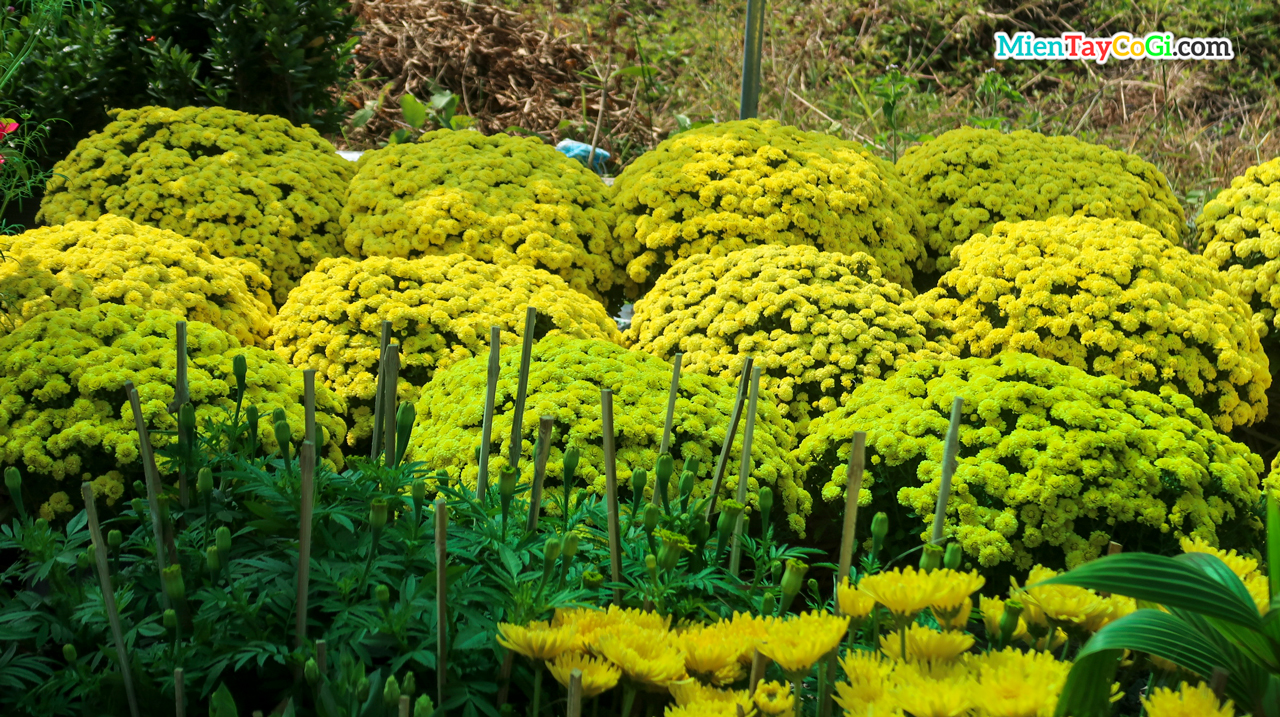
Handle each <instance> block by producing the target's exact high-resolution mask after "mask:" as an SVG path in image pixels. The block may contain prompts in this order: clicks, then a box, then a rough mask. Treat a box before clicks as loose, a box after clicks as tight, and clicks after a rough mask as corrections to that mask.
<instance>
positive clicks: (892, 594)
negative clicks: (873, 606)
mask: <svg viewBox="0 0 1280 717" xmlns="http://www.w3.org/2000/svg"><path fill="white" fill-rule="evenodd" d="M858 589H859V590H861V591H862V592H864V593H866V594H868V595H870V596H871V597H873V598H875V600H876V602H878V603H880V604H881V605H884V606H885V607H886V608H888V610H889V612H891V613H893V617H894V619H895V620H896V621H897V623H898V626H899V627H901V626H905V625H906V624H908V623H910V622H911V621H912V620H914V619H915V617H916V615H917V614H919V612H920V611H921V610H923V609H925V608H926V607H929V603H930V602H932V601H933V596H934V591H935V589H936V586H935V585H934V578H933V573H925V572H921V571H918V570H916V569H915V568H914V567H912V566H910V565H908V566H906V567H904V568H899V569H895V570H889V571H886V572H883V573H877V574H875V575H867V576H865V577H863V578H862V580H860V581H858Z"/></svg>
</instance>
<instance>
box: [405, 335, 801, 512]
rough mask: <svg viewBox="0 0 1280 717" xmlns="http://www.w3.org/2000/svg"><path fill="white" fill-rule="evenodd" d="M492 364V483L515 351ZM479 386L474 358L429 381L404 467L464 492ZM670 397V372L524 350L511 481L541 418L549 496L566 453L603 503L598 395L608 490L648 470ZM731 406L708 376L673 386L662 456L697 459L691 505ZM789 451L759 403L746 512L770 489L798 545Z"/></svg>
mask: <svg viewBox="0 0 1280 717" xmlns="http://www.w3.org/2000/svg"><path fill="white" fill-rule="evenodd" d="M500 365H501V366H500V368H501V374H500V377H499V380H498V392H497V400H496V403H495V405H496V410H495V415H494V419H493V433H492V437H493V441H494V443H493V446H492V447H491V451H490V454H489V456H490V458H489V472H490V475H491V476H497V475H498V472H499V471H500V470H501V469H502V468H503V467H504V466H506V465H507V462H506V456H507V455H508V451H509V450H510V440H511V424H512V412H513V410H514V403H515V394H516V387H517V382H518V375H519V367H520V347H519V346H510V347H506V348H504V349H503V350H502V353H501V361H500ZM487 376H488V361H487V358H486V357H485V356H478V357H475V358H471V359H465V360H462V361H459V362H458V363H455V364H454V365H453V366H451V367H449V368H447V369H444V370H442V371H439V372H437V373H436V375H435V377H434V378H433V379H432V380H431V382H430V383H429V384H427V386H426V387H425V388H424V389H423V391H422V394H421V397H420V398H419V400H418V404H417V406H418V410H417V413H418V421H417V423H416V424H415V425H414V428H413V434H412V437H411V438H410V439H409V448H408V454H407V455H408V456H409V457H410V458H411V459H412V460H420V461H425V462H426V463H427V464H428V465H431V466H434V467H438V468H444V469H447V470H448V471H449V474H450V475H451V476H457V475H461V478H462V480H463V482H465V483H466V484H468V485H470V486H474V485H475V483H476V476H477V473H478V466H477V465H476V462H475V451H476V449H477V447H478V445H479V443H480V430H481V424H482V422H483V418H484V398H485V384H486V381H487ZM670 386H671V365H670V364H668V363H666V362H664V361H662V360H661V359H658V358H655V357H653V356H650V355H648V354H645V353H641V352H639V351H628V350H626V349H624V348H622V347H621V346H618V345H617V344H613V343H610V342H607V341H599V340H587V339H573V338H570V337H568V336H563V335H559V336H556V335H553V336H548V337H546V338H544V339H542V340H541V341H539V342H538V343H536V344H534V347H533V355H532V361H531V364H530V370H529V389H528V390H529V393H528V400H527V402H526V404H525V413H524V416H523V419H522V423H521V425H522V428H523V434H522V441H521V444H522V445H521V455H522V456H524V458H522V459H521V461H520V469H521V474H522V480H523V481H525V482H528V481H531V480H532V478H533V461H532V460H531V456H532V452H533V443H534V439H535V438H536V437H537V432H538V420H539V417H541V416H551V417H553V418H554V419H555V420H554V424H553V429H552V442H551V448H550V454H549V458H548V461H547V479H548V486H555V482H556V481H558V480H559V479H560V478H561V476H562V474H563V470H562V464H561V461H562V457H563V451H564V449H565V448H567V447H568V446H570V445H574V446H577V447H578V449H579V451H581V462H580V463H579V465H578V469H577V480H580V481H584V482H585V484H586V486H587V488H588V490H590V491H591V492H593V493H596V494H603V493H604V490H605V476H604V454H603V449H602V448H601V438H600V436H601V432H602V426H601V414H600V389H602V388H608V389H611V390H612V391H613V421H614V431H615V434H616V438H615V445H616V446H617V475H618V480H619V482H620V483H624V484H625V482H626V480H627V478H626V477H627V476H630V475H631V472H632V471H633V470H634V469H636V468H644V469H645V470H647V471H652V470H653V467H654V464H655V462H656V461H657V458H658V448H659V446H660V444H661V442H662V430H663V424H664V422H665V420H666V410H667V393H668V391H669V389H670ZM736 395H737V387H736V386H735V385H734V384H733V383H731V382H729V381H726V380H724V379H722V378H719V377H715V376H699V375H684V374H682V375H681V377H680V391H679V394H678V398H677V399H676V409H675V419H674V423H673V427H672V439H671V453H672V457H673V459H674V460H675V463H676V465H677V466H679V465H681V463H682V461H683V460H684V459H685V458H687V457H689V456H695V457H697V459H698V462H699V464H698V471H697V477H698V478H699V481H698V483H697V485H696V486H695V488H694V496H703V495H706V492H707V491H708V490H710V480H709V478H710V474H711V472H712V470H713V469H714V467H715V460H716V458H717V457H718V456H719V448H720V445H721V444H722V443H723V441H724V437H725V429H726V428H727V427H728V422H729V415H730V414H731V413H732V411H733V403H734V400H735V398H736ZM742 435H743V434H742V430H741V428H739V431H738V434H737V435H736V437H735V439H734V446H735V448H734V449H733V450H735V451H737V454H741V451H742V448H741V443H742ZM793 445H794V438H793V436H792V427H791V425H790V423H789V422H787V421H786V420H785V419H783V418H782V415H781V413H780V412H779V410H778V408H777V405H776V404H775V403H774V402H773V400H772V399H771V398H769V397H768V396H765V395H762V396H761V397H760V401H759V406H758V409H757V414H756V424H755V434H754V437H753V442H752V455H753V457H754V461H755V470H754V472H753V473H752V475H751V477H750V478H749V482H748V490H747V494H748V496H749V497H748V502H749V503H751V504H752V505H755V506H757V507H758V490H759V488H760V486H762V485H765V484H768V485H771V486H773V490H774V491H775V492H776V493H777V495H778V498H779V499H780V501H781V504H782V506H783V507H784V508H785V510H786V514H787V521H788V524H789V525H790V527H791V528H792V529H793V530H794V531H795V532H796V533H798V534H799V535H801V536H803V535H804V532H805V517H806V516H807V515H808V514H809V512H810V511H811V510H812V507H813V499H812V497H811V496H810V495H809V493H808V491H806V490H805V488H804V486H803V485H802V483H801V482H800V480H799V474H800V468H799V465H798V464H797V463H796V462H795V459H794V458H792V457H791V454H790V449H791V448H792V446H793ZM650 482H651V483H652V481H650ZM737 484H738V477H737V474H736V472H735V471H729V472H727V474H726V475H725V477H724V481H723V483H722V485H721V488H722V494H723V495H726V496H732V495H734V494H735V493H736V491H737ZM544 500H546V499H545V498H544ZM549 502H550V503H551V504H554V502H555V501H554V500H552V501H549Z"/></svg>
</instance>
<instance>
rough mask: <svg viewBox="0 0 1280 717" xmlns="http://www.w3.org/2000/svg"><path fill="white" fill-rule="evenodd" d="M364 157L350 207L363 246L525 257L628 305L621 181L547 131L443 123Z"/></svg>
mask: <svg viewBox="0 0 1280 717" xmlns="http://www.w3.org/2000/svg"><path fill="white" fill-rule="evenodd" d="M357 167H358V171H357V173H356V177H355V179H353V180H352V182H351V190H350V192H349V193H348V194H347V204H346V207H345V208H344V209H343V210H342V227H343V229H344V230H345V231H346V248H347V251H349V252H350V253H352V254H354V255H355V256H357V257H370V256H387V257H402V258H413V257H418V256H423V255H430V254H466V255H468V256H471V257H473V258H476V259H481V260H483V261H489V262H494V263H497V264H501V265H507V264H525V265H527V266H535V267H538V268H541V269H545V270H547V271H549V272H551V273H553V274H558V275H559V276H560V277H561V278H563V279H564V280H565V281H566V282H568V284H569V286H571V287H572V288H573V289H574V290H575V291H579V292H581V293H583V294H586V295H588V296H591V297H594V298H597V299H600V300H601V301H602V302H604V303H605V304H610V303H611V302H612V303H614V304H618V305H620V304H619V302H618V301H617V300H618V299H620V298H621V294H622V288H623V287H622V282H623V276H624V275H623V273H622V270H621V268H620V267H618V266H615V264H616V263H617V262H618V260H619V259H620V257H619V256H617V252H616V250H615V247H614V243H613V237H612V235H611V234H610V232H609V228H610V226H611V225H612V217H611V212H612V210H611V209H610V206H609V195H610V192H611V190H610V189H609V188H608V187H607V186H605V184H604V182H602V181H600V178H599V177H597V176H596V175H595V174H593V173H592V172H590V171H589V170H587V169H586V167H584V166H583V165H582V164H581V163H580V162H577V161H575V160H572V159H569V158H568V157H566V156H564V155H563V154H561V153H560V152H557V151H556V150H555V149H554V148H552V147H550V146H548V145H546V144H545V143H543V142H542V141H541V140H539V139H537V138H532V137H510V136H508V135H505V134H496V135H492V136H488V137H486V136H485V135H482V134H480V133H479V132H471V131H463V132H453V131H450V130H439V131H436V132H428V133H427V134H425V135H423V136H422V138H421V140H419V141H418V142H414V143H406V144H397V145H391V146H389V147H386V148H384V149H380V150H377V151H374V152H367V153H365V154H364V155H363V156H361V157H360V161H359V163H358V164H357Z"/></svg>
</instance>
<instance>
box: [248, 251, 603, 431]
mask: <svg viewBox="0 0 1280 717" xmlns="http://www.w3.org/2000/svg"><path fill="white" fill-rule="evenodd" d="M528 306H533V307H534V308H535V309H537V310H538V322H537V324H535V335H536V336H537V337H538V338H541V337H542V336H543V335H546V334H548V333H551V334H564V335H566V336H571V337H573V338H577V339H602V340H605V341H612V342H614V343H621V336H620V335H619V334H618V326H617V324H616V323H615V322H614V320H613V319H612V318H610V317H609V314H608V313H607V312H606V311H605V309H604V306H602V305H601V304H600V303H599V302H597V301H595V300H593V299H589V298H587V297H585V296H582V295H581V294H578V293H577V292H575V291H573V290H572V289H570V288H569V286H568V285H567V284H565V283H564V281H563V280H562V279H561V278H560V277H558V276H556V275H554V274H550V273H547V272H545V271H542V270H541V269H534V268H532V267H527V266H523V265H520V264H512V265H508V266H505V267H500V266H497V265H495V264H489V263H487V262H482V261H476V260H474V259H471V258H469V257H467V256H465V255H462V254H450V255H447V256H429V257H423V258H420V259H390V258H386V257H374V258H371V259H365V260H364V261H354V260H352V259H326V260H324V261H322V262H320V264H319V266H317V267H316V270H315V271H313V272H311V273H310V274H307V275H306V276H305V277H303V279H302V283H301V284H299V285H298V288H296V289H294V290H293V292H292V293H291V294H290V295H289V301H287V302H285V305H284V306H283V307H282V308H281V309H280V314H279V315H278V316H277V317H276V320H275V325H274V331H273V334H272V344H273V346H274V348H275V350H276V352H277V353H279V354H280V355H281V356H283V357H284V358H285V359H286V360H288V361H289V362H291V363H292V364H293V365H294V366H297V367H299V368H314V369H316V371H317V376H319V377H320V380H322V381H323V382H324V383H325V384H327V385H328V386H329V387H330V388H332V389H333V390H334V391H336V392H337V393H338V395H339V396H341V397H342V398H343V399H344V400H345V401H346V403H347V407H348V410H349V411H350V414H349V418H348V424H349V425H351V426H352V429H351V431H350V432H349V433H348V434H347V442H348V443H349V444H350V445H353V446H354V445H356V442H357V441H365V440H367V439H368V438H369V436H370V435H371V433H372V426H373V420H372V412H373V405H374V393H375V389H376V388H377V383H378V376H377V363H378V354H379V342H380V341H381V337H382V322H383V321H390V322H391V337H392V338H391V341H392V342H393V343H397V344H399V345H400V373H399V381H398V383H399V386H398V388H397V394H398V396H399V398H400V400H402V401H415V402H416V401H417V399H418V394H419V392H420V390H421V388H422V387H423V386H425V385H427V382H428V381H430V380H431V377H432V376H433V375H435V372H436V371H438V370H439V369H442V368H445V367H447V366H451V365H453V364H454V363H457V362H458V361H460V360H462V359H465V358H470V357H472V356H487V355H488V351H489V327H491V326H498V327H499V328H501V330H502V333H501V336H502V342H503V344H505V345H512V344H519V343H520V342H521V341H522V338H523V334H524V321H525V309H526V307H528Z"/></svg>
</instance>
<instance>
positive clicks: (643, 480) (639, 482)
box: [631, 468, 649, 498]
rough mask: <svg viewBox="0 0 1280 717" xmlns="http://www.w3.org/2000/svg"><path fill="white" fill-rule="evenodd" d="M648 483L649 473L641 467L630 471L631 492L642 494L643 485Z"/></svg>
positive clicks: (637, 494)
mask: <svg viewBox="0 0 1280 717" xmlns="http://www.w3.org/2000/svg"><path fill="white" fill-rule="evenodd" d="M648 483H649V474H648V473H647V472H646V471H645V469H643V468H637V469H635V470H634V471H631V492H632V493H633V494H635V495H636V496H637V498H638V497H639V496H642V495H644V487H645V486H646V485H648Z"/></svg>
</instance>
